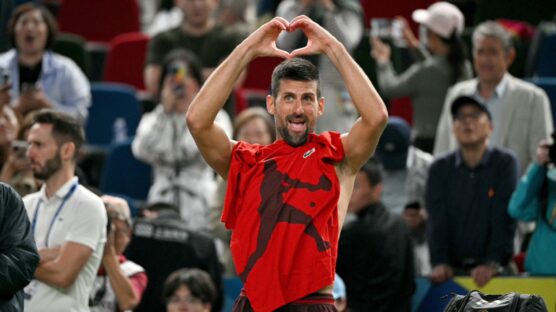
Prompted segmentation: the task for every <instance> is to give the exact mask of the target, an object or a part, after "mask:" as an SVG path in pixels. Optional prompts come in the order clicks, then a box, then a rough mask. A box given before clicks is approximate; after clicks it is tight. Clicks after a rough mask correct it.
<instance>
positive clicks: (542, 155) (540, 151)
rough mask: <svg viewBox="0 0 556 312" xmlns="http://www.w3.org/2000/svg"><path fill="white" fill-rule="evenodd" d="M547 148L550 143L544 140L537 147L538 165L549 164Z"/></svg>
mask: <svg viewBox="0 0 556 312" xmlns="http://www.w3.org/2000/svg"><path fill="white" fill-rule="evenodd" d="M549 148H550V143H548V141H546V140H543V141H541V143H540V144H539V146H538V147H537V163H538V164H539V165H541V166H544V165H546V164H547V163H548V162H550V155H549Z"/></svg>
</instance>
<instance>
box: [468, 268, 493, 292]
mask: <svg viewBox="0 0 556 312" xmlns="http://www.w3.org/2000/svg"><path fill="white" fill-rule="evenodd" d="M496 273H497V268H495V267H492V266H490V265H485V264H482V265H478V266H476V267H475V268H474V269H473V270H471V277H472V278H473V280H474V281H475V283H476V284H477V286H479V287H483V286H485V285H486V284H487V283H488V282H489V281H490V279H491V278H492V277H493V276H495V275H496Z"/></svg>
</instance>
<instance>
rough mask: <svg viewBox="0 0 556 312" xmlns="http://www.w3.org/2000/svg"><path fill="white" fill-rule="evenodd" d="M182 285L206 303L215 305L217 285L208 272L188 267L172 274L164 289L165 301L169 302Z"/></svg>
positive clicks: (163, 296)
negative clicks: (215, 285)
mask: <svg viewBox="0 0 556 312" xmlns="http://www.w3.org/2000/svg"><path fill="white" fill-rule="evenodd" d="M181 286H185V287H187V288H188V289H189V292H190V293H191V295H192V296H193V297H195V298H198V299H199V300H201V302H203V303H204V304H207V303H209V304H211V305H212V306H213V307H214V304H215V303H216V287H214V283H213V282H212V280H211V279H210V275H208V273H207V272H205V271H203V270H200V269H195V268H187V269H180V270H177V271H175V272H173V273H172V274H170V276H168V278H167V279H166V281H165V282H164V287H163V289H162V298H163V299H164V301H165V302H168V301H169V300H170V298H172V296H173V295H174V293H175V292H176V290H178V289H179V288H180V287H181Z"/></svg>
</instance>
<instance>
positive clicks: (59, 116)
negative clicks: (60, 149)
mask: <svg viewBox="0 0 556 312" xmlns="http://www.w3.org/2000/svg"><path fill="white" fill-rule="evenodd" d="M32 124H33V125H34V124H50V125H52V135H53V136H54V139H55V140H56V142H58V144H59V145H61V144H63V143H66V142H72V143H73V144H74V145H75V154H74V155H73V157H74V159H75V158H77V154H78V153H77V152H78V151H79V149H80V148H81V146H83V144H85V131H84V130H83V126H82V125H81V124H80V123H79V121H78V120H77V119H76V118H75V117H72V116H70V115H68V114H66V113H63V112H58V111H55V110H52V109H43V110H40V111H38V112H37V114H36V115H35V117H34V118H33V121H32Z"/></svg>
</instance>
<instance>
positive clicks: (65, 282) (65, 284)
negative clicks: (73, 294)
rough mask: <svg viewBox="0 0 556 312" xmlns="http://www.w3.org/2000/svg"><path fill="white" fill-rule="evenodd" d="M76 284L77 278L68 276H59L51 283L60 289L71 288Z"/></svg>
mask: <svg viewBox="0 0 556 312" xmlns="http://www.w3.org/2000/svg"><path fill="white" fill-rule="evenodd" d="M74 282H75V277H73V278H72V277H71V276H69V275H67V274H58V275H57V277H55V278H54V279H52V280H51V281H50V283H48V284H50V285H52V286H54V287H58V288H69V287H70V286H71V285H72V284H73V283H74Z"/></svg>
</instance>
